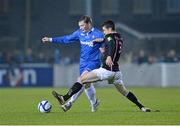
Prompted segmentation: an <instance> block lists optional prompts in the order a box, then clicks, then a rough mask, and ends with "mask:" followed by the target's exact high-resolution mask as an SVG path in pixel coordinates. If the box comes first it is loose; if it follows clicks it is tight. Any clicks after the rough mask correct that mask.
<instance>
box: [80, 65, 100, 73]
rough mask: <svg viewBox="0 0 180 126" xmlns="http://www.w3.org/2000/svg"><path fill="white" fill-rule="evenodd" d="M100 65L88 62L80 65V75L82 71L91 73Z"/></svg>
mask: <svg viewBox="0 0 180 126" xmlns="http://www.w3.org/2000/svg"><path fill="white" fill-rule="evenodd" d="M100 65H101V63H100V62H88V63H86V64H81V65H80V75H81V74H82V73H83V72H84V71H92V70H94V69H98V68H99V67H100Z"/></svg>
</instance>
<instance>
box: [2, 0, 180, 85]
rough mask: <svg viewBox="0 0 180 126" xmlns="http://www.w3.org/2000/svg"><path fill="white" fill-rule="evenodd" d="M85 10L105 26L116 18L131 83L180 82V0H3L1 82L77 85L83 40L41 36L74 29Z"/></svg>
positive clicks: (124, 67)
mask: <svg viewBox="0 0 180 126" xmlns="http://www.w3.org/2000/svg"><path fill="white" fill-rule="evenodd" d="M82 15H89V16H91V17H92V19H93V24H94V26H95V27H97V28H99V29H100V28H101V24H102V22H103V21H105V20H107V19H111V20H113V21H115V23H116V27H117V31H118V32H119V33H121V34H122V37H123V40H124V50H123V54H122V56H121V59H120V61H119V62H120V64H121V65H120V69H121V70H122V72H123V74H124V82H125V84H126V85H128V86H150V87H172V86H173V87H174V86H175V87H178V86H180V78H179V75H180V0H0V87H52V86H55V87H59V86H63V87H69V86H71V85H72V83H73V82H74V81H75V80H76V78H77V76H78V75H79V68H78V67H79V66H78V64H79V52H80V46H79V42H75V43H72V44H68V45H60V44H42V43H41V39H42V37H44V36H49V37H57V36H61V35H65V34H70V33H72V32H73V31H75V30H76V29H78V19H79V18H80V17H81V16H82ZM98 86H108V85H107V84H105V85H102V84H101V83H100V84H98Z"/></svg>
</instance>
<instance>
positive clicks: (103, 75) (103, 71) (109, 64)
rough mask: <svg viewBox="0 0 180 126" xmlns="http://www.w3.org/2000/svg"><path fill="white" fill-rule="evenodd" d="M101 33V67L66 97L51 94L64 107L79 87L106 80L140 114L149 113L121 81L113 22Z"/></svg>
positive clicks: (118, 44) (119, 48)
mask: <svg viewBox="0 0 180 126" xmlns="http://www.w3.org/2000/svg"><path fill="white" fill-rule="evenodd" d="M102 29H103V32H104V34H105V40H104V41H105V49H104V54H103V61H102V62H103V65H102V67H100V68H98V69H95V70H92V71H91V72H89V73H88V74H86V75H85V76H82V77H80V78H79V80H78V81H77V82H76V83H74V85H73V86H72V88H70V89H69V91H68V92H67V94H66V95H60V94H58V93H57V92H55V91H53V92H52V94H53V95H54V96H55V98H56V99H57V100H58V101H59V103H60V104H61V105H62V107H63V106H64V104H65V102H66V101H67V100H68V99H69V98H70V97H71V96H72V95H73V94H74V93H76V92H78V91H79V90H80V89H81V87H82V86H83V85H85V84H87V83H90V82H96V81H101V80H108V82H109V83H111V84H114V85H115V87H116V89H117V90H118V92H120V93H121V94H122V95H124V96H125V97H126V98H127V99H129V100H130V101H131V102H133V103H134V104H136V105H137V107H138V108H139V109H140V110H141V111H142V112H150V111H151V110H150V109H149V108H146V107H145V106H144V105H142V103H140V102H139V100H138V99H137V97H136V96H135V95H134V94H133V93H132V92H130V91H129V90H127V89H126V87H125V86H124V84H123V81H122V73H121V71H120V70H119V64H118V60H119V58H120V55H121V53H122V46H123V41H122V38H121V35H120V34H119V33H117V32H116V31H115V24H114V22H113V21H111V20H108V21H106V22H104V23H103V25H102Z"/></svg>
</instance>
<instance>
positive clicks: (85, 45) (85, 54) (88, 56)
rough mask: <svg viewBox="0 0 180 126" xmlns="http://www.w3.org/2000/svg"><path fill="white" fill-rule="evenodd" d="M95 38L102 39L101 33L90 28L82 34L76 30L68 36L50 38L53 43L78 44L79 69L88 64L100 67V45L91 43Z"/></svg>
mask: <svg viewBox="0 0 180 126" xmlns="http://www.w3.org/2000/svg"><path fill="white" fill-rule="evenodd" d="M97 38H102V39H103V38H104V35H103V33H102V32H101V31H100V30H98V29H96V28H92V29H91V30H90V31H89V32H83V31H82V30H80V29H78V30H76V31H75V32H73V33H72V34H70V35H65V36H61V37H56V38H52V42H53V43H60V44H68V43H72V42H77V41H78V42H80V45H81V51H80V68H81V66H86V65H87V64H89V63H99V65H100V58H99V57H100V51H99V48H100V47H101V46H102V43H98V42H93V40H95V39H97Z"/></svg>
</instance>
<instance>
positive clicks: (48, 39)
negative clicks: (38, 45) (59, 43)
mask: <svg viewBox="0 0 180 126" xmlns="http://www.w3.org/2000/svg"><path fill="white" fill-rule="evenodd" d="M51 41H52V38H49V37H43V38H42V42H43V43H48V42H51Z"/></svg>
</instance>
